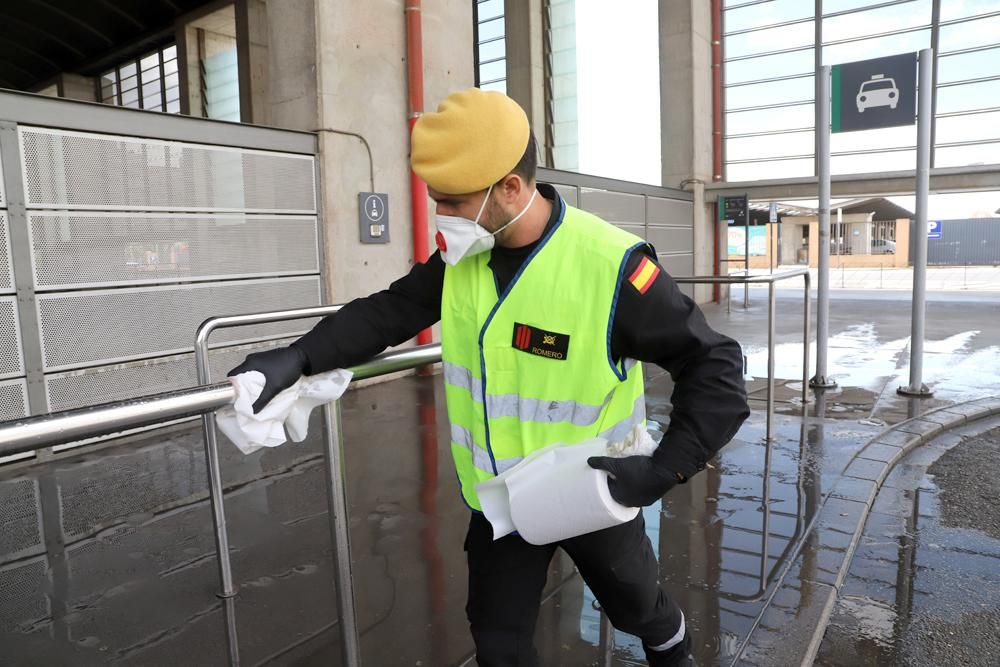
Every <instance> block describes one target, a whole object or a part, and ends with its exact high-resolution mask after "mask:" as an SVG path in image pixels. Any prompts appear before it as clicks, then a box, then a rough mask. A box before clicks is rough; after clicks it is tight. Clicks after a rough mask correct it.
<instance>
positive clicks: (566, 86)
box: [552, 74, 577, 99]
mask: <svg viewBox="0 0 1000 667" xmlns="http://www.w3.org/2000/svg"><path fill="white" fill-rule="evenodd" d="M576 92H577V90H576V77H575V76H574V75H572V74H561V75H559V76H554V77H552V98H553V99H560V98H563V97H576Z"/></svg>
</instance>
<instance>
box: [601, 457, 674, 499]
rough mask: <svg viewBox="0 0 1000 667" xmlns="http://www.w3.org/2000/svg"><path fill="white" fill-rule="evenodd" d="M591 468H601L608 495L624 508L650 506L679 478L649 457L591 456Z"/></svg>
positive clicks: (672, 486)
mask: <svg viewBox="0 0 1000 667" xmlns="http://www.w3.org/2000/svg"><path fill="white" fill-rule="evenodd" d="M587 463H588V464H590V467H591V468H596V469H597V470H605V471H607V472H608V473H609V474H610V476H609V477H608V489H609V490H610V491H611V497H612V498H614V499H615V500H617V501H618V502H619V503H621V504H622V505H625V506H626V507H644V506H645V505H652V504H653V503H655V502H656V501H657V500H659V499H660V498H662V497H663V496H664V494H665V493H666V492H667V491H669V490H670V489H672V488H674V487H675V486H676V485H677V484H678V483H679V482H680V481H681V479H680V478H679V477H678V476H677V474H676V473H673V472H671V471H669V470H666V469H665V468H664V467H663V466H662V465H658V464H657V461H655V460H654V459H653V457H652V456H626V457H623V458H620V459H619V458H612V457H610V456H591V457H590V458H589V459H587Z"/></svg>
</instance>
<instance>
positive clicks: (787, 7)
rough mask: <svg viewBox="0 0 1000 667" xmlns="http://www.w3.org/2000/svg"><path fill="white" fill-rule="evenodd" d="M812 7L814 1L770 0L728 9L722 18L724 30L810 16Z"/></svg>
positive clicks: (731, 30) (754, 26)
mask: <svg viewBox="0 0 1000 667" xmlns="http://www.w3.org/2000/svg"><path fill="white" fill-rule="evenodd" d="M813 7H814V3H811V2H803V0H771V2H764V3H761V4H759V5H750V6H749V7H740V8H738V9H730V10H729V11H727V12H726V13H725V18H724V21H725V26H726V32H733V31H736V30H745V29H747V28H757V27H759V26H763V25H771V24H774V23H782V22H784V21H792V20H795V19H801V18H807V17H812V15H813Z"/></svg>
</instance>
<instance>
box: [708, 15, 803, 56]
mask: <svg viewBox="0 0 1000 667" xmlns="http://www.w3.org/2000/svg"><path fill="white" fill-rule="evenodd" d="M815 38H816V32H815V29H814V28H813V22H812V21H806V22H805V23H795V24H793V25H786V26H782V27H780V28H768V29H766V30H755V31H754V32H748V33H744V34H742V35H729V36H727V37H725V38H723V39H724V40H725V41H724V49H725V51H724V52H725V54H726V57H727V58H735V57H737V56H746V55H751V54H754V53H766V52H768V51H778V50H784V49H791V48H795V47H797V46H808V45H810V44H812V43H813V42H814V41H815Z"/></svg>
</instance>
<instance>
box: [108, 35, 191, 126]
mask: <svg viewBox="0 0 1000 667" xmlns="http://www.w3.org/2000/svg"><path fill="white" fill-rule="evenodd" d="M99 83H100V94H101V102H104V103H105V104H114V105H115V106H123V107H131V108H133V109H149V110H152V111H165V112H167V113H180V110H181V103H180V80H179V78H178V74H177V47H176V46H175V45H173V44H171V45H170V46H167V47H164V48H163V49H160V50H159V51H154V52H153V53H150V54H147V55H145V56H142V57H141V58H139V59H137V60H129V61H126V62H124V63H121V64H120V65H118V66H117V67H115V68H113V69H111V70H109V71H107V72H105V73H104V74H102V75H101V76H100V79H99Z"/></svg>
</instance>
